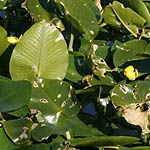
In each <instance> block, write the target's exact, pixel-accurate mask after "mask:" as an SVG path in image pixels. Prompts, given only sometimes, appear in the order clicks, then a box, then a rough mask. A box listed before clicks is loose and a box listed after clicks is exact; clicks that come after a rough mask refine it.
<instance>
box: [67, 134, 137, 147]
mask: <svg viewBox="0 0 150 150" xmlns="http://www.w3.org/2000/svg"><path fill="white" fill-rule="evenodd" d="M137 141H139V139H138V138H135V137H129V136H99V137H98V136H97V137H90V138H76V139H75V138H74V139H70V140H69V143H70V145H72V146H87V147H98V146H109V145H110V146H111V145H117V144H119V145H127V144H133V143H134V142H137Z"/></svg>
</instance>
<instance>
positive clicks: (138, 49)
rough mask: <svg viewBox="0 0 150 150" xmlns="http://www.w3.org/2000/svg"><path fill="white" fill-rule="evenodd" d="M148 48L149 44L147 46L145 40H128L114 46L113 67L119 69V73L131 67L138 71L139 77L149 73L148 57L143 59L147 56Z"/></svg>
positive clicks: (149, 50)
mask: <svg viewBox="0 0 150 150" xmlns="http://www.w3.org/2000/svg"><path fill="white" fill-rule="evenodd" d="M149 46H150V44H149V43H148V44H147V42H146V41H145V40H130V41H128V42H125V43H122V44H121V45H118V46H116V48H115V53H114V55H113V61H114V65H115V66H116V67H118V68H119V71H122V70H123V69H125V68H126V67H127V66H129V65H132V66H134V67H135V68H136V69H137V70H138V72H139V76H142V75H143V74H145V73H149V72H150V69H149V63H150V60H149V59H148V57H145V56H146V55H149V52H150V48H149ZM120 58H121V59H120ZM143 66H144V67H143Z"/></svg>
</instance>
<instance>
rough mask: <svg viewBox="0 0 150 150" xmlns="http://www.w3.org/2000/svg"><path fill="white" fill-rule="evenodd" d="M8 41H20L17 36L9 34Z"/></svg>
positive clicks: (12, 42) (15, 42) (14, 42)
mask: <svg viewBox="0 0 150 150" xmlns="http://www.w3.org/2000/svg"><path fill="white" fill-rule="evenodd" d="M7 40H8V42H10V43H11V44H14V45H15V44H17V43H18V42H19V39H18V38H17V37H15V36H9V37H7Z"/></svg>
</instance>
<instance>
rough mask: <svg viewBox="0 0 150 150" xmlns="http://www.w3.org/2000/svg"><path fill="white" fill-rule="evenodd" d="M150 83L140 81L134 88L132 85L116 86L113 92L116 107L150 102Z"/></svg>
mask: <svg viewBox="0 0 150 150" xmlns="http://www.w3.org/2000/svg"><path fill="white" fill-rule="evenodd" d="M149 84H150V81H139V82H137V83H136V85H135V86H134V87H133V86H132V85H130V84H126V85H121V84H118V85H116V86H115V87H114V88H113V90H112V91H111V97H112V101H113V103H114V105H115V106H116V107H117V106H127V105H129V104H132V103H141V102H146V101H148V100H149V98H150V97H149V95H150V85H149Z"/></svg>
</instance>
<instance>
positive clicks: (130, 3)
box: [120, 0, 150, 25]
mask: <svg viewBox="0 0 150 150" xmlns="http://www.w3.org/2000/svg"><path fill="white" fill-rule="evenodd" d="M120 1H121V2H122V3H123V4H124V5H125V6H126V7H130V8H131V9H133V10H134V11H135V12H137V13H138V14H139V15H141V16H142V17H143V18H144V19H145V20H146V24H148V25H150V19H149V18H150V13H149V11H148V9H147V7H146V6H145V4H144V2H142V0H120Z"/></svg>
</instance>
